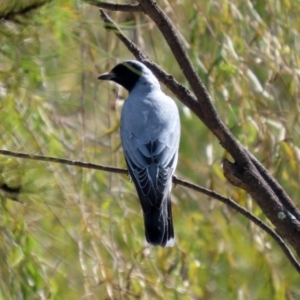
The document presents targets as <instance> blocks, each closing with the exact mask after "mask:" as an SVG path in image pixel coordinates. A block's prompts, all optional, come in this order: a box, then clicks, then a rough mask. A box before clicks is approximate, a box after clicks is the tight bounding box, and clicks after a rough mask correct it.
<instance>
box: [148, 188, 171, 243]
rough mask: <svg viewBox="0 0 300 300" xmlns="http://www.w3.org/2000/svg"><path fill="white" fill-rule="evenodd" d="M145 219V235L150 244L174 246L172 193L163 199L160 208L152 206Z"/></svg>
mask: <svg viewBox="0 0 300 300" xmlns="http://www.w3.org/2000/svg"><path fill="white" fill-rule="evenodd" d="M144 220H145V235H146V239H147V242H148V243H149V244H151V245H153V246H161V247H166V246H167V247H168V246H169V247H172V246H173V245H174V229H173V220H172V208H171V196H170V194H168V195H167V196H166V198H165V199H164V200H163V203H162V205H161V207H160V208H156V207H155V206H152V208H151V211H150V212H148V213H147V214H144Z"/></svg>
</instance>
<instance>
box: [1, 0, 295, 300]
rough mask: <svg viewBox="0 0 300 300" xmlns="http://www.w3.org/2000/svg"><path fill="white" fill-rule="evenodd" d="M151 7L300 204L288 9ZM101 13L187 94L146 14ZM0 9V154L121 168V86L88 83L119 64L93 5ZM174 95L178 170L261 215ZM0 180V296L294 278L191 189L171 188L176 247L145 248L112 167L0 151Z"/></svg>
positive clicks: (169, 290) (169, 293)
mask: <svg viewBox="0 0 300 300" xmlns="http://www.w3.org/2000/svg"><path fill="white" fill-rule="evenodd" d="M44 2H45V3H46V4H45V5H40V4H41V3H44ZM118 3H125V2H122V1H118ZM126 3H134V2H133V1H132V2H128V1H127V2H126ZM158 4H159V6H160V7H161V9H163V10H164V11H165V13H166V14H167V15H168V16H169V18H170V19H171V20H172V21H173V22H174V24H175V26H176V28H177V30H178V33H179V34H180V37H181V40H182V42H183V44H184V46H185V48H186V50H187V52H188V54H189V57H190V59H191V61H192V63H193V65H194V67H195V69H196V71H197V72H198V74H199V76H200V77H201V79H202V80H203V82H204V83H205V85H206V87H207V88H208V90H209V92H210V94H211V96H212V97H213V101H214V104H215V106H216V108H217V111H218V113H219V114H220V116H221V118H222V120H223V121H224V122H225V124H226V125H227V126H228V127H229V128H230V130H231V131H232V132H233V134H234V135H235V136H236V138H237V139H238V140H239V141H240V142H241V143H242V144H243V145H245V146H246V147H247V148H248V149H249V150H250V151H251V152H252V153H253V154H254V155H255V156H256V157H257V158H258V159H259V160H260V161H261V162H262V163H263V164H264V165H265V166H266V167H267V168H268V169H269V170H270V172H271V173H272V174H273V175H274V177H275V178H276V179H277V180H278V181H279V182H280V183H281V184H282V186H283V187H284V188H285V189H286V191H287V192H288V194H289V195H290V196H291V198H292V199H293V200H294V201H295V204H296V205H297V206H298V207H300V201H299V199H298V197H299V192H300V189H299V171H300V169H299V160H300V149H299V145H300V123H299V110H300V102H299V100H298V98H299V88H300V84H299V75H300V68H299V67H300V57H299V53H300V51H299V50H300V36H299V30H300V18H299V15H300V2H299V1H291V0H276V1H274V0H265V1H260V0H257V1H239V0H232V1H226V0H211V1H192V0H183V1H179V0H178V1H175V0H169V1H168V0H164V1H158ZM28 7H32V8H34V7H36V9H27V8H28ZM25 12H26V13H25ZM107 13H109V15H110V16H111V17H112V18H113V19H114V20H115V21H116V22H117V23H118V25H119V26H120V27H121V29H122V31H123V32H124V33H125V34H126V35H127V36H128V37H129V38H131V39H132V40H133V41H134V42H135V43H136V44H137V45H138V46H139V47H140V48H142V49H143V50H144V51H145V52H146V53H147V54H148V55H149V56H150V58H151V59H152V60H153V61H155V62H156V63H158V64H160V65H161V66H162V67H163V68H164V69H165V70H166V71H167V72H168V73H171V74H172V75H174V77H175V78H176V79H177V80H178V81H180V82H181V83H182V84H184V85H185V86H187V87H189V86H188V83H187V81H186V79H185V78H184V76H183V75H182V73H181V71H180V69H179V67H178V65H177V63H176V62H175V59H174V57H173V55H172V53H171V52H170V50H169V48H168V46H167V44H166V42H165V41H164V39H163V37H162V35H161V34H160V32H159V31H158V30H157V28H156V26H155V24H154V23H153V22H152V21H151V20H150V19H149V18H147V17H146V16H145V15H144V14H143V13H129V12H128V13H124V12H109V11H107ZM0 16H1V19H2V21H1V23H0V98H1V101H0V120H1V122H0V148H1V149H6V150H11V151H16V152H25V153H29V154H41V155H46V156H55V157H59V158H67V159H71V160H80V161H84V162H91V163H97V164H103V165H109V166H117V167H123V168H124V167H125V162H124V159H123V154H122V150H121V145H120V137H119V115H120V109H121V106H122V103H123V100H124V99H126V97H127V92H126V91H125V90H123V89H122V88H120V87H119V86H116V85H114V84H111V83H108V82H99V81H98V80H97V77H98V75H99V74H100V73H103V72H106V71H109V70H110V69H111V68H112V67H113V66H114V65H115V64H117V63H119V62H121V61H123V60H125V59H132V58H133V57H132V55H131V54H130V53H129V51H128V50H127V49H126V48H125V46H124V45H123V44H122V43H121V42H120V41H119V40H118V39H117V38H116V37H115V35H114V34H113V32H108V31H106V30H105V29H104V26H103V23H102V21H101V19H100V17H99V11H98V9H97V7H95V6H91V5H88V4H86V3H85V2H84V1H79V0H64V1H62V0H61V1H59V0H53V1H37V0H36V1H33V0H31V1H25V0H24V1H21V0H19V1H10V0H2V1H1V3H0ZM163 88H164V90H165V92H166V93H168V94H170V96H173V95H172V94H171V93H170V92H169V91H168V90H166V89H165V87H163ZM176 101H177V100H176ZM177 104H178V107H179V110H180V115H181V123H182V137H181V144H180V155H179V163H178V168H177V171H176V174H177V175H178V177H180V178H183V179H186V180H189V181H192V182H194V183H196V184H199V185H201V186H204V187H207V188H210V189H213V190H214V191H216V192H218V193H220V194H222V195H224V196H226V197H232V198H233V199H234V200H235V201H236V202H238V203H239V204H241V205H242V206H244V207H246V208H247V209H249V210H250V211H251V212H252V213H254V214H255V215H256V216H258V217H259V218H261V219H263V220H264V221H267V222H268V220H266V218H265V216H264V215H263V214H262V213H261V210H260V209H259V208H258V206H257V205H256V204H255V203H254V202H253V201H252V199H251V198H250V197H249V196H248V195H247V194H246V193H245V192H244V191H242V190H240V189H237V188H235V187H233V186H231V185H230V184H229V183H227V182H226V180H225V178H224V176H223V172H222V165H221V161H222V158H223V157H224V156H226V157H227V156H228V154H227V153H225V152H224V149H223V148H222V147H221V146H220V144H219V142H218V140H217V139H216V138H215V137H214V136H213V135H212V133H210V132H209V130H208V129H207V128H206V127H205V126H204V125H203V124H202V123H201V122H200V121H199V120H198V119H197V118H196V117H195V116H194V115H193V114H192V113H191V112H190V111H189V110H188V109H187V108H186V107H184V106H183V105H182V104H181V103H180V102H179V101H177ZM0 187H2V188H0V193H1V196H0V209H1V210H0V211H1V213H0V299H197V300H198V299H199V300H200V299H201V300H202V299H203V300H210V299H238V300H243V299H275V300H281V299H282V300H283V299H299V296H300V286H299V274H297V272H296V271H295V269H294V268H293V267H292V266H291V264H290V263H289V261H288V260H287V258H286V257H285V256H284V254H283V253H282V251H281V249H280V248H279V246H278V245H277V244H276V243H274V242H273V240H272V239H271V238H270V237H269V236H267V235H266V234H265V233H264V232H262V231H261V230H260V229H259V228H257V227H256V226H255V225H254V224H252V223H250V222H249V221H248V220H247V219H245V218H244V217H243V216H241V215H239V214H237V213H236V212H235V211H233V210H231V209H230V208H228V207H226V206H224V205H223V204H222V203H219V202H217V201H216V200H213V199H210V198H208V197H207V196H204V195H202V194H199V193H196V192H194V191H192V190H189V189H186V188H183V187H181V186H176V187H175V188H174V189H173V198H172V201H173V217H174V225H175V232H176V245H175V247H173V248H165V249H162V248H150V247H148V246H147V245H146V243H145V238H144V228H143V218H142V212H141V208H140V205H139V203H138V198H137V195H136V191H135V189H134V186H133V184H132V183H131V182H130V180H129V177H128V176H125V175H119V174H110V173H105V172H102V171H95V170H90V169H82V168H76V167H72V166H66V165H61V164H54V163H45V162H39V161H32V160H25V159H16V158H10V157H5V156H1V155H0ZM5 187H9V188H5Z"/></svg>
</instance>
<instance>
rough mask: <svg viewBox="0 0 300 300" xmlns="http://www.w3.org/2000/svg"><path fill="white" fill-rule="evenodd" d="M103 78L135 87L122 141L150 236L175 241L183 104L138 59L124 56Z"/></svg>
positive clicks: (158, 240)
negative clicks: (174, 209)
mask: <svg viewBox="0 0 300 300" xmlns="http://www.w3.org/2000/svg"><path fill="white" fill-rule="evenodd" d="M98 79H100V80H111V81H114V82H116V83H118V84H120V85H121V86H123V87H124V88H125V89H127V90H128V92H129V96H128V98H127V99H126V101H125V103H124V106H123V108H122V113H121V123H120V127H121V140H122V146H123V151H124V155H125V160H126V163H127V167H128V171H129V174H130V176H131V178H132V180H133V182H134V184H135V187H136V190H137V193H138V196H139V200H140V203H141V206H142V209H143V213H144V224H145V235H146V239H147V242H148V243H149V244H151V245H157V246H161V247H165V246H173V245H174V229H173V222H172V211H171V195H170V193H171V189H172V175H173V173H174V171H175V168H176V165H177V159H178V148H179V139H180V119H179V113H178V109H177V106H176V104H175V102H174V101H173V100H172V99H171V98H170V97H169V96H167V95H166V94H164V93H163V92H162V90H161V88H160V85H159V82H158V80H157V79H156V77H155V76H154V75H153V73H152V72H151V71H150V70H149V69H148V68H147V67H146V66H145V65H144V64H142V63H140V62H138V61H135V60H128V61H124V62H122V63H120V64H118V65H116V66H115V67H114V68H113V69H112V70H111V71H110V72H109V73H105V74H102V75H100V76H99V77H98Z"/></svg>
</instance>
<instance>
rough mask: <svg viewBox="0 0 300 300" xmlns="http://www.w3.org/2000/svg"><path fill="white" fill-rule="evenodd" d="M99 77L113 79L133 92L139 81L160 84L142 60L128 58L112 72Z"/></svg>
mask: <svg viewBox="0 0 300 300" xmlns="http://www.w3.org/2000/svg"><path fill="white" fill-rule="evenodd" d="M98 79H100V80H111V81H114V82H116V83H118V84H120V85H121V86H123V87H124V88H125V89H126V90H128V92H131V91H132V90H133V88H134V87H135V85H136V84H137V82H140V83H144V84H149V85H159V84H158V81H157V79H156V77H155V76H154V75H153V73H152V72H151V71H150V70H149V69H148V68H147V67H146V66H145V65H144V64H142V63H141V62H139V61H136V60H126V61H124V62H122V63H120V64H118V65H116V66H115V67H114V68H113V69H112V70H111V71H110V72H108V73H104V74H101V75H100V76H99V77H98Z"/></svg>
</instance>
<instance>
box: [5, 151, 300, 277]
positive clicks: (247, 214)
mask: <svg viewBox="0 0 300 300" xmlns="http://www.w3.org/2000/svg"><path fill="white" fill-rule="evenodd" d="M0 154H2V155H4V156H10V157H17V158H23V159H31V160H36V161H44V162H52V163H58V164H64V165H69V166H75V167H81V168H86V169H93V170H100V171H104V172H110V173H119V174H128V171H127V170H126V169H121V168H115V167H109V166H103V165H98V164H92V163H86V162H81V161H73V160H69V159H64V158H57V157H52V156H44V155H35V154H27V153H22V152H13V151H8V150H2V149H0ZM172 179H173V183H174V184H175V185H181V186H183V187H186V188H189V189H191V190H194V191H196V192H199V193H202V194H204V195H207V196H209V197H210V198H213V199H216V200H218V201H220V202H222V203H224V204H226V205H228V206H230V207H231V208H232V209H234V210H236V211H237V212H239V213H240V214H242V215H243V216H245V217H246V218H247V219H249V220H250V221H252V222H253V223H254V224H256V225H257V226H258V227H260V228H261V229H262V230H263V231H265V232H266V233H267V234H269V235H270V236H271V237H272V238H273V239H274V241H275V242H276V243H277V244H278V245H279V246H280V247H281V249H282V250H283V252H284V253H285V255H286V256H287V258H288V259H289V261H290V262H291V264H292V265H293V266H294V268H295V269H296V270H297V272H298V273H299V274H300V264H299V262H298V261H297V260H296V258H295V257H294V255H293V253H292V252H291V250H290V249H289V248H288V246H287V245H286V243H285V242H284V241H283V240H282V238H281V237H280V236H279V235H278V234H277V233H276V232H275V231H274V230H273V229H271V228H270V227H269V226H268V225H267V224H265V223H264V222H263V221H262V220H260V219H259V218H257V217H256V216H255V215H253V214H252V213H251V212H250V211H248V210H247V209H245V208H243V207H242V206H240V205H239V204H237V203H236V202H235V201H233V200H232V199H230V198H226V197H223V196H221V195H220V194H218V193H216V192H214V191H212V190H209V189H206V188H203V187H201V186H199V185H196V184H194V183H191V182H188V181H186V180H182V179H179V178H177V176H173V178H172ZM4 185H5V188H6V190H5V191H11V190H12V188H10V187H8V186H7V185H6V184H4ZM13 191H14V192H15V189H13ZM18 192H20V189H18Z"/></svg>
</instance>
